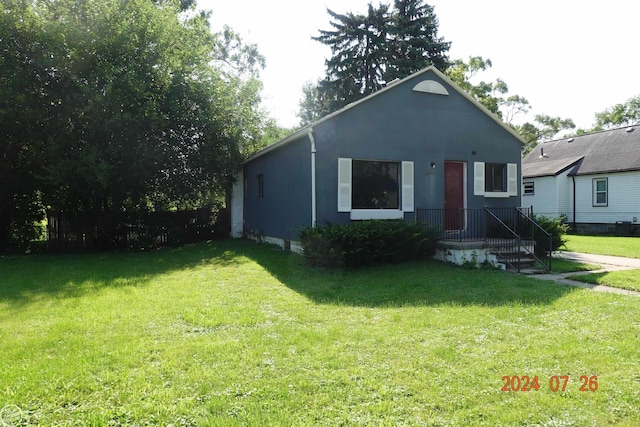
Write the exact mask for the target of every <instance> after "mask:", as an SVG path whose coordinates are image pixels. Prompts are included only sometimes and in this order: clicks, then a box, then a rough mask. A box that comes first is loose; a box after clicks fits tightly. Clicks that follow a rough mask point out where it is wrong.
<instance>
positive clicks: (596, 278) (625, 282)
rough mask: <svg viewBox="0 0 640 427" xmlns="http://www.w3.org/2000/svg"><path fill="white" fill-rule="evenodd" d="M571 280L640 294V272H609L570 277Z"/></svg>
mask: <svg viewBox="0 0 640 427" xmlns="http://www.w3.org/2000/svg"><path fill="white" fill-rule="evenodd" d="M569 279H573V280H578V281H580V282H585V283H591V284H594V285H606V286H612V287H614V288H620V289H629V290H631V291H638V292H640V270H622V271H609V272H604V273H591V274H580V275H575V276H569Z"/></svg>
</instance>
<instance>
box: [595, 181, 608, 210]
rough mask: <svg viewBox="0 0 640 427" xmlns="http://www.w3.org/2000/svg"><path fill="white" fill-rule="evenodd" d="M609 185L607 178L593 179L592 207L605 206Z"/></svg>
mask: <svg viewBox="0 0 640 427" xmlns="http://www.w3.org/2000/svg"><path fill="white" fill-rule="evenodd" d="M608 192H609V184H608V182H607V178H594V180H593V206H607V204H608V199H609V197H608Z"/></svg>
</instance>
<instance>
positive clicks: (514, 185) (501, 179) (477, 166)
mask: <svg viewBox="0 0 640 427" xmlns="http://www.w3.org/2000/svg"><path fill="white" fill-rule="evenodd" d="M473 167H474V172H473V194H474V196H484V197H493V198H495V197H510V196H517V195H518V165H517V164H516V163H483V162H475V163H474V164H473Z"/></svg>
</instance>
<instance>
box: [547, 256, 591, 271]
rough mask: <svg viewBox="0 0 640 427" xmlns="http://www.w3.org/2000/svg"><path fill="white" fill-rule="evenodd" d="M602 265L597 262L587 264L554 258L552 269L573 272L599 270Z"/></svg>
mask: <svg viewBox="0 0 640 427" xmlns="http://www.w3.org/2000/svg"><path fill="white" fill-rule="evenodd" d="M600 268H601V266H599V265H596V264H585V263H582V262H575V261H568V260H566V259H563V258H553V260H552V261H551V270H552V271H553V272H554V273H556V274H560V273H573V272H576V271H591V270H599V269H600Z"/></svg>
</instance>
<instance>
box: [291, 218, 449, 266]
mask: <svg viewBox="0 0 640 427" xmlns="http://www.w3.org/2000/svg"><path fill="white" fill-rule="evenodd" d="M299 235H300V243H301V244H302V248H303V249H304V256H305V257H306V259H307V260H308V261H309V263H310V264H311V265H313V266H317V267H347V268H357V267H363V266H367V265H375V264H381V263H398V262H404V261H411V260H417V259H424V258H427V257H430V256H432V255H433V254H434V253H435V244H436V240H437V236H438V235H437V233H436V231H435V229H433V228H429V227H426V226H425V225H424V224H420V223H417V222H412V221H405V220H384V221H383V220H369V221H356V222H351V223H348V224H327V225H326V226H322V227H305V228H303V229H301V230H300V232H299Z"/></svg>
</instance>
